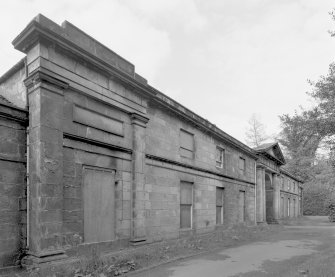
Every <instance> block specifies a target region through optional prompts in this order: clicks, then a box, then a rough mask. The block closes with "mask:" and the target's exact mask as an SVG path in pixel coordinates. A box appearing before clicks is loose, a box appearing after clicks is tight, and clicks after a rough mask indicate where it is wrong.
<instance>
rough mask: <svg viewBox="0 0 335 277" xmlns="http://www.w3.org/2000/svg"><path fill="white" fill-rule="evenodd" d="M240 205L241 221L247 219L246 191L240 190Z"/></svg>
mask: <svg viewBox="0 0 335 277" xmlns="http://www.w3.org/2000/svg"><path fill="white" fill-rule="evenodd" d="M238 202H239V203H238V207H239V219H238V221H239V222H244V220H245V191H242V190H240V193H239V201H238Z"/></svg>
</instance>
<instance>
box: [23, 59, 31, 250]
mask: <svg viewBox="0 0 335 277" xmlns="http://www.w3.org/2000/svg"><path fill="white" fill-rule="evenodd" d="M24 67H25V75H26V76H25V77H26V78H27V77H28V65H27V58H25V60H24ZM26 101H27V102H26V103H27V104H26V107H27V110H28V126H27V130H26V135H27V137H26V143H27V150H26V154H27V157H26V158H27V163H26V171H27V172H26V176H27V177H26V180H27V181H26V182H27V226H26V227H27V238H26V240H27V241H26V249H27V250H28V249H29V237H30V232H29V226H30V218H29V210H30V204H29V200H30V182H29V156H30V153H29V102H28V88H26Z"/></svg>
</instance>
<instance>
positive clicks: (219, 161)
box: [215, 146, 225, 168]
mask: <svg viewBox="0 0 335 277" xmlns="http://www.w3.org/2000/svg"><path fill="white" fill-rule="evenodd" d="M215 156H216V157H215V158H216V167H219V168H223V165H224V158H225V151H224V149H223V148H221V147H218V146H217V147H216V153H215Z"/></svg>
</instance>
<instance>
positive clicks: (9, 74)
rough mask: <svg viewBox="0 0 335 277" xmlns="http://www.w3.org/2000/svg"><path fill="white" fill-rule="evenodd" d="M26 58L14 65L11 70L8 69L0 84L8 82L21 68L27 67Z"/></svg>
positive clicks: (0, 79) (0, 77) (0, 78)
mask: <svg viewBox="0 0 335 277" xmlns="http://www.w3.org/2000/svg"><path fill="white" fill-rule="evenodd" d="M25 61H26V57H24V58H22V59H21V60H19V61H18V62H17V63H16V64H14V65H13V66H12V67H11V68H10V69H8V70H7V71H6V72H5V73H4V74H3V75H2V76H0V84H1V83H3V82H4V81H6V80H7V79H8V78H10V76H12V75H13V74H14V73H16V72H17V71H19V70H20V69H21V68H23V67H24V66H25Z"/></svg>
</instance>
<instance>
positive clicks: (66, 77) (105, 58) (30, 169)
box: [0, 15, 302, 267]
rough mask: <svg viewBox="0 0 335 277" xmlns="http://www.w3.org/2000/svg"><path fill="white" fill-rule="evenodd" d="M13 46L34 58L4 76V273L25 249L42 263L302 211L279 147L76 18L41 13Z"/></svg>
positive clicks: (0, 228) (297, 185) (0, 169)
mask: <svg viewBox="0 0 335 277" xmlns="http://www.w3.org/2000/svg"><path fill="white" fill-rule="evenodd" d="M13 45H14V47H15V49H17V50H19V51H21V52H23V53H25V54H26V57H25V58H24V59H23V60H21V61H20V62H19V63H18V64H16V65H15V66H14V67H13V68H12V69H10V70H9V71H8V72H7V73H6V74H5V75H4V76H2V77H1V78H0V94H1V95H2V98H1V101H0V130H1V132H0V165H1V166H0V199H1V201H0V233H1V234H2V235H1V237H0V267H5V266H9V265H13V264H15V260H17V259H19V258H20V255H19V253H20V252H22V249H25V248H27V252H26V254H27V255H28V257H29V259H30V260H32V261H33V262H36V263H42V262H46V261H52V260H57V259H62V258H66V257H69V256H71V255H72V253H74V252H75V251H74V250H76V251H81V250H83V251H84V250H85V249H86V248H89V247H90V246H92V245H95V246H99V249H104V250H115V249H119V248H120V247H125V246H129V245H133V244H139V243H141V244H143V243H150V242H154V241H159V240H162V239H169V238H178V237H180V236H190V235H193V234H199V233H204V232H210V231H213V230H215V229H217V228H226V227H227V226H231V225H234V224H249V225H253V224H257V223H266V222H268V223H275V222H278V221H279V220H280V218H283V217H287V216H290V217H293V216H299V215H300V214H301V206H302V204H301V197H302V188H301V181H300V180H299V179H297V178H295V177H294V176H292V175H291V174H290V173H288V172H286V171H284V170H282V169H281V166H282V165H283V164H284V163H285V160H284V157H283V154H282V153H281V150H280V147H279V145H278V144H276V143H274V144H267V145H264V146H262V147H259V148H257V149H251V148H249V147H248V146H246V145H244V144H243V143H241V142H240V141H238V140H236V139H234V138H233V137H231V136H230V135H228V134H227V133H225V132H224V131H222V130H220V129H219V128H217V127H216V126H215V125H213V124H212V123H210V122H208V121H207V120H205V119H204V118H202V117H200V116H199V115H197V114H195V113H193V112H192V111H190V110H189V109H187V108H186V107H184V106H182V105H181V104H179V103H177V102H176V101H175V100H173V99H171V98H169V97H168V96H166V95H164V94H163V93H161V92H160V91H158V90H156V89H155V88H153V87H151V86H150V85H149V84H148V82H147V80H146V79H144V78H143V77H141V76H140V75H138V74H137V73H136V72H135V67H134V65H133V64H131V63H130V62H129V61H127V60H125V59H124V58H122V57H120V56H119V55H117V54H116V53H114V52H113V51H111V50H110V49H108V48H107V47H105V46H104V45H102V44H101V43H99V42H98V41H96V40H95V39H93V38H92V37H90V36H89V35H87V34H85V33H84V32H83V31H81V30H80V29H78V28H77V27H75V26H73V25H72V24H71V23H69V22H66V21H65V22H64V23H63V24H62V25H61V26H59V25H57V24H56V23H54V22H52V21H51V20H49V19H48V18H46V17H44V16H42V15H38V16H37V17H36V18H34V19H33V20H32V21H31V22H30V23H29V24H28V26H27V27H26V28H25V29H24V30H23V31H22V32H21V33H20V34H19V35H18V36H17V37H16V38H15V40H14V41H13ZM5 99H6V100H5ZM26 157H28V158H26Z"/></svg>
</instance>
